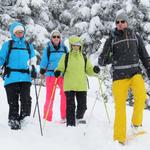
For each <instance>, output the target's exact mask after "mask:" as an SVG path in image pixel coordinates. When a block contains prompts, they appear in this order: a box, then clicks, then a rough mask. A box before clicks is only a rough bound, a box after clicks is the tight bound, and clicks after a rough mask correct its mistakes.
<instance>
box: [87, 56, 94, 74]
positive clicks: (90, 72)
mask: <svg viewBox="0 0 150 150" xmlns="http://www.w3.org/2000/svg"><path fill="white" fill-rule="evenodd" d="M86 63H87V64H86V73H87V75H89V76H92V75H95V72H94V71H93V65H92V63H91V62H90V60H89V59H88V58H87V62H86Z"/></svg>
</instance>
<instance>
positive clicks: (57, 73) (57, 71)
mask: <svg viewBox="0 0 150 150" xmlns="http://www.w3.org/2000/svg"><path fill="white" fill-rule="evenodd" d="M60 74H61V71H59V70H56V71H54V76H55V77H56V78H58V77H59V76H60Z"/></svg>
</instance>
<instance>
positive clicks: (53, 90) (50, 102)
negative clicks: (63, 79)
mask: <svg viewBox="0 0 150 150" xmlns="http://www.w3.org/2000/svg"><path fill="white" fill-rule="evenodd" d="M57 80H58V78H56V79H55V82H54V86H53V89H52V93H51V97H50V101H49V105H48V109H47V112H46V116H45V119H44V123H43V129H44V127H45V124H46V120H47V118H48V114H49V111H50V110H49V109H50V106H51V104H52V98H53V95H54V92H55V89H56V85H57Z"/></svg>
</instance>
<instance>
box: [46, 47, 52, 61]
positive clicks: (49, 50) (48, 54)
mask: <svg viewBox="0 0 150 150" xmlns="http://www.w3.org/2000/svg"><path fill="white" fill-rule="evenodd" d="M50 54H51V49H50V46H49V45H47V60H48V62H49V59H50Z"/></svg>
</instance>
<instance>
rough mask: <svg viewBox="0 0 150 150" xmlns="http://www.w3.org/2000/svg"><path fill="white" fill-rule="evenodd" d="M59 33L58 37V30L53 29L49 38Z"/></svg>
mask: <svg viewBox="0 0 150 150" xmlns="http://www.w3.org/2000/svg"><path fill="white" fill-rule="evenodd" d="M55 34H56V35H59V36H60V38H61V33H60V32H59V31H58V30H53V31H52V32H51V35H50V38H51V39H52V37H53V35H55Z"/></svg>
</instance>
